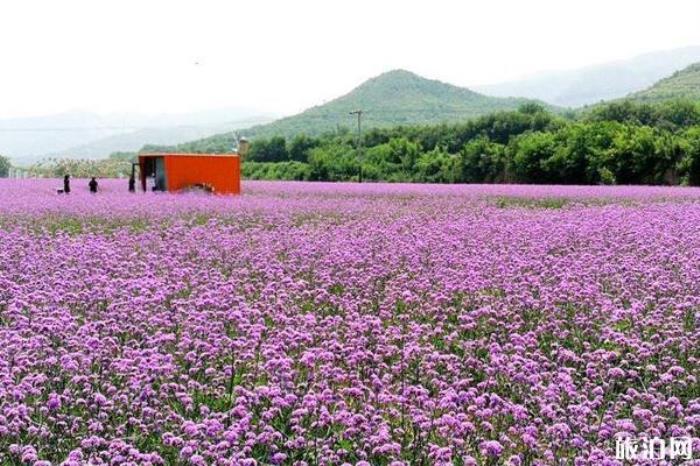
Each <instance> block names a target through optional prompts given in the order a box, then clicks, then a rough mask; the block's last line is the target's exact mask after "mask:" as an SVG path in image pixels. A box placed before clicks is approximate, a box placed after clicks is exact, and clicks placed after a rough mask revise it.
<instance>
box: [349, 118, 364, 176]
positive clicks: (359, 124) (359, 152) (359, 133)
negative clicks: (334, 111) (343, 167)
mask: <svg viewBox="0 0 700 466" xmlns="http://www.w3.org/2000/svg"><path fill="white" fill-rule="evenodd" d="M350 115H357V162H358V165H359V169H358V172H357V181H358V183H362V110H355V111H354V112H350Z"/></svg>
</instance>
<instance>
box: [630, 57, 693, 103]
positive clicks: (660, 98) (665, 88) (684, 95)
mask: <svg viewBox="0 0 700 466" xmlns="http://www.w3.org/2000/svg"><path fill="white" fill-rule="evenodd" d="M627 98H628V99H632V100H636V101H639V102H643V103H657V102H665V101H670V100H678V99H684V100H695V101H700V63H695V64H693V65H690V66H689V67H687V68H685V69H683V70H680V71H676V72H675V73H673V74H672V75H671V76H669V77H667V78H664V79H662V80H660V81H658V82H657V83H656V84H654V85H653V86H651V87H650V88H648V89H645V90H643V91H639V92H635V93H634V94H630V95H629V96H628V97H627Z"/></svg>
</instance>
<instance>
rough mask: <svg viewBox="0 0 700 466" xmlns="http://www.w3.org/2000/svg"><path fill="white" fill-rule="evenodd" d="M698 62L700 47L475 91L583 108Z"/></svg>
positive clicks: (637, 89) (516, 81)
mask: <svg viewBox="0 0 700 466" xmlns="http://www.w3.org/2000/svg"><path fill="white" fill-rule="evenodd" d="M695 62H700V46H691V47H683V48H678V49H672V50H663V51H658V52H651V53H647V54H644V55H639V56H637V57H634V58H630V59H627V60H621V61H616V62H610V63H605V64H602V65H595V66H588V67H585V68H580V69H576V70H569V71H558V72H550V73H542V74H540V75H538V76H533V77H531V78H524V79H521V80H515V81H509V82H505V83H500V84H493V85H486V86H477V87H475V90H477V91H479V92H483V93H484V94H487V95H493V96H510V95H517V96H521V97H528V98H533V99H540V100H543V101H545V102H548V103H550V104H553V105H559V106H563V107H579V106H583V105H590V104H596V103H599V102H600V101H602V100H614V99H618V98H621V97H625V96H627V95H628V94H630V93H633V92H637V91H641V90H643V89H645V88H647V87H649V86H651V85H652V84H654V83H655V82H656V81H658V80H659V79H662V78H664V77H666V76H669V75H670V74H671V73H673V72H675V71H678V70H680V69H683V68H685V67H687V66H688V65H690V64H691V63H695Z"/></svg>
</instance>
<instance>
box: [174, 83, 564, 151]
mask: <svg viewBox="0 0 700 466" xmlns="http://www.w3.org/2000/svg"><path fill="white" fill-rule="evenodd" d="M529 102H535V101H533V100H529V99H523V98H511V97H508V98H504V97H489V96H485V95H483V94H479V93H477V92H474V91H471V90H469V89H466V88H462V87H458V86H453V85H451V84H447V83H443V82H440V81H437V80H432V79H426V78H423V77H420V76H418V75H416V74H414V73H411V72H409V71H405V70H394V71H389V72H387V73H384V74H381V75H379V76H377V77H375V78H372V79H369V80H367V81H365V82H364V83H363V84H361V85H360V86H358V87H356V88H355V89H353V90H352V91H351V92H350V93H348V94H346V95H344V96H342V97H339V98H337V99H335V100H332V101H330V102H328V103H326V104H324V105H319V106H316V107H312V108H310V109H308V110H305V111H304V112H302V113H300V114H298V115H294V116H290V117H286V118H282V119H279V120H276V121H274V122H272V123H268V124H265V125H258V126H253V127H252V128H250V129H248V130H243V131H241V134H243V135H245V136H247V137H272V136H285V137H291V136H294V135H297V134H301V133H305V134H307V135H318V134H321V133H325V132H329V131H335V130H337V129H338V128H340V127H347V128H354V127H355V125H356V120H355V119H354V117H353V116H351V115H349V113H350V112H351V111H353V110H357V109H362V110H363V112H364V113H363V116H362V123H363V127H366V128H369V127H375V128H376V127H390V126H397V125H408V124H427V123H443V122H445V123H446V122H458V121H464V120H467V119H469V118H473V117H477V116H481V115H486V114H489V113H493V112H496V111H501V110H514V109H517V108H518V107H520V106H521V105H523V104H525V103H529ZM550 108H551V107H550ZM231 141H232V135H231V134H230V133H227V134H221V135H217V136H212V137H210V138H205V139H202V140H199V141H194V142H192V143H186V144H181V145H179V146H178V149H181V150H194V149H199V150H217V149H218V148H219V146H222V147H230V146H231Z"/></svg>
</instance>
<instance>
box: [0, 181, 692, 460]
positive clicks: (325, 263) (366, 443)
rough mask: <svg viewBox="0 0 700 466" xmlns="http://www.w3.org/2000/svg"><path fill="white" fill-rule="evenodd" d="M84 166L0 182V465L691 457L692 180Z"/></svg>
mask: <svg viewBox="0 0 700 466" xmlns="http://www.w3.org/2000/svg"><path fill="white" fill-rule="evenodd" d="M86 183H87V182H86V181H85V183H83V182H82V180H74V182H73V186H74V187H73V189H74V193H72V194H71V195H69V196H62V195H57V194H56V188H58V187H59V185H60V181H59V180H24V181H12V180H0V196H1V197H0V464H11V465H13V464H14V465H20V464H22V465H24V464H28V465H36V466H40V465H49V464H66V465H80V464H110V465H118V464H119V465H121V464H131V465H149V464H150V465H164V464H192V465H206V464H212V465H214V464H216V465H270V464H272V465H317V464H318V465H342V464H351V465H361V466H368V465H390V466H400V465H452V464H454V465H500V464H508V465H513V466H518V465H555V464H556V465H558V464H575V465H591V466H593V465H622V464H623V463H622V462H621V461H619V460H616V459H615V445H616V442H615V437H616V436H617V435H625V434H629V435H632V436H634V437H643V436H648V437H660V438H663V439H668V438H671V437H683V436H689V437H692V438H693V439H694V440H693V441H694V444H693V450H694V452H695V457H696V458H698V454H699V453H700V439H699V437H700V381H699V378H700V364H699V362H700V190H698V189H689V188H643V187H557V186H514V185H506V186H477V185H470V186H454V185H453V186H433V185H388V184H366V185H358V184H328V183H318V184H309V183H273V182H247V183H244V186H243V189H244V192H245V194H244V195H242V196H239V197H218V196H205V195H197V194H187V195H184V194H183V195H171V194H153V193H148V194H141V193H138V194H129V193H127V192H126V180H121V181H117V180H106V181H102V182H101V183H100V184H101V188H102V192H100V193H98V194H97V195H90V194H89V193H88V192H87V187H86ZM83 185H85V186H83ZM83 188H85V189H83ZM562 461H563V462H562ZM653 464H659V463H653ZM688 464H691V463H688Z"/></svg>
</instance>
